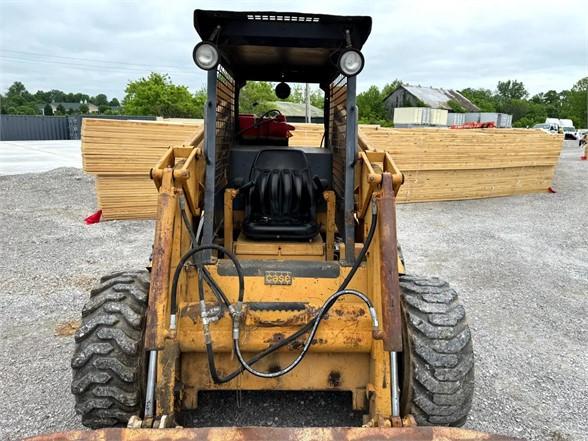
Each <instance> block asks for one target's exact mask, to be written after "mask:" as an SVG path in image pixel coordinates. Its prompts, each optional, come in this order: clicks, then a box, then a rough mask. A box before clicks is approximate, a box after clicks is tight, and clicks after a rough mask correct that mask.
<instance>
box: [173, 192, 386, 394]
mask: <svg viewBox="0 0 588 441" xmlns="http://www.w3.org/2000/svg"><path fill="white" fill-rule="evenodd" d="M180 203H181V201H180ZM181 211H182V219H183V221H184V223H185V225H186V228H187V229H188V230H189V231H190V235H191V238H192V243H193V248H192V249H191V250H190V251H188V252H187V253H186V254H185V255H184V256H183V257H182V258H181V259H180V262H179V263H178V266H177V267H176V271H175V273H174V278H173V282H172V298H171V301H172V302H171V303H172V305H171V310H172V315H173V316H174V317H175V313H176V309H177V305H176V296H177V285H178V280H179V277H180V274H181V271H182V269H183V267H184V265H185V264H186V262H187V261H188V259H190V258H191V257H193V256H195V255H196V254H197V253H199V252H201V251H204V250H207V249H214V250H217V251H220V252H222V253H224V254H225V255H227V257H228V258H229V259H230V260H231V261H232V263H233V265H234V266H235V270H236V271H237V275H238V277H239V294H238V302H237V308H233V306H232V305H231V304H230V302H229V301H228V299H227V297H226V296H225V294H224V293H223V292H222V290H221V289H220V287H219V286H218V285H217V283H216V282H215V281H214V279H213V278H212V276H211V274H210V272H209V271H208V270H207V269H206V268H205V267H204V265H197V267H198V269H199V274H200V273H202V276H200V275H199V281H200V283H199V297H200V305H201V316H202V320H203V324H204V328H205V329H204V332H205V344H206V352H207V357H208V364H209V370H210V373H211V377H212V379H213V381H214V382H215V383H217V384H220V383H225V382H228V381H231V380H232V379H234V378H235V377H237V376H238V375H239V374H241V373H242V372H243V371H245V370H247V371H248V372H250V373H251V374H253V375H256V376H259V377H263V378H274V377H278V376H281V375H284V374H286V373H288V372H290V371H291V370H292V369H294V368H295V367H296V366H297V365H298V364H299V363H300V361H302V359H303V358H304V356H305V355H306V353H307V352H308V350H309V349H310V346H311V344H312V340H313V339H314V335H315V334H316V332H317V330H318V326H319V324H320V321H321V320H322V318H323V317H324V314H326V313H327V312H328V311H329V309H330V308H331V307H332V306H333V304H334V303H335V302H336V300H337V299H338V298H339V297H341V296H342V295H345V294H350V295H355V296H357V297H359V298H360V299H362V300H363V301H364V302H365V303H366V304H367V305H368V308H370V314H371V316H372V323H373V326H374V329H376V328H377V327H378V322H377V317H376V315H375V309H374V308H373V305H372V304H371V301H370V300H369V299H368V298H367V297H366V296H365V295H364V294H362V293H360V292H359V291H355V290H348V289H347V286H348V285H349V282H350V281H351V280H352V279H353V277H354V275H355V273H356V272H357V270H358V269H359V266H360V265H361V262H362V261H363V259H364V258H365V255H366V253H367V251H368V249H369V247H370V245H371V242H372V240H373V237H374V235H375V232H376V226H377V221H378V213H377V206H376V204H375V201H373V202H372V222H371V225H370V229H369V231H368V235H367V237H366V240H365V242H364V244H363V247H362V249H361V251H360V253H359V255H358V256H357V259H356V260H355V262H354V264H353V266H352V267H351V270H350V271H349V273H348V274H347V276H346V277H345V279H344V280H343V282H342V283H341V285H340V286H339V289H338V290H337V292H335V293H334V294H332V295H331V296H330V297H329V298H328V299H327V301H326V302H325V303H324V305H323V306H322V308H321V309H320V311H319V313H318V314H317V315H316V316H315V317H314V318H313V319H312V320H311V321H309V322H308V323H307V324H306V325H304V326H303V327H302V328H300V329H299V330H298V331H296V332H295V333H293V334H291V335H290V336H288V337H286V338H284V339H282V340H280V341H279V342H277V343H275V344H273V345H271V346H269V347H268V348H267V349H265V350H263V351H261V352H259V353H257V354H256V355H254V356H253V357H252V358H251V359H249V360H247V361H246V360H245V359H244V358H243V356H242V353H241V351H240V348H239V341H238V340H239V324H240V316H241V312H242V304H243V297H244V278H243V271H242V268H241V265H240V264H239V261H238V259H237V258H236V256H234V255H233V254H232V253H231V252H229V251H227V250H226V249H225V248H224V247H222V246H220V245H215V244H211V245H204V246H198V247H195V245H196V244H197V242H196V240H197V239H196V237H195V235H194V232H193V230H192V229H191V228H190V224H189V222H188V218H187V215H186V213H185V212H184V210H183V209H182V210H181ZM202 280H204V281H205V282H206V283H207V284H208V285H209V286H210V287H211V289H212V291H213V293H214V294H215V297H216V298H217V300H218V301H219V303H223V304H225V306H226V307H227V308H228V309H229V312H230V314H231V318H232V322H233V345H234V347H235V352H236V353H237V357H238V359H239V363H240V364H241V366H239V367H238V368H237V369H236V370H234V371H233V372H231V373H230V374H228V375H226V376H224V377H220V376H219V375H218V372H217V370H216V365H215V362H214V350H213V347H212V339H211V337H210V332H209V330H208V322H209V318H208V317H207V316H206V305H205V303H204V289H203V284H202ZM309 331H310V332H311V334H310V335H309V337H308V338H307V340H306V342H305V344H304V347H303V350H302V351H301V353H300V354H299V355H298V356H297V357H296V359H295V360H294V361H293V362H292V363H291V364H290V365H288V366H287V367H286V368H284V369H282V370H280V371H278V372H272V373H267V372H260V371H257V370H255V369H253V368H252V367H251V366H252V365H253V364H254V363H256V362H258V361H259V360H261V359H262V358H265V357H266V356H268V355H269V354H272V353H273V352H275V351H277V350H278V349H280V348H282V347H284V346H286V345H288V344H290V343H292V342H294V341H295V340H297V339H298V338H299V337H301V336H302V335H304V334H306V333H308V332H309Z"/></svg>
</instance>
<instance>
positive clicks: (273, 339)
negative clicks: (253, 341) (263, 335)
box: [265, 332, 286, 345]
mask: <svg viewBox="0 0 588 441" xmlns="http://www.w3.org/2000/svg"><path fill="white" fill-rule="evenodd" d="M284 338H286V336H285V335H284V334H282V333H281V332H276V333H275V334H274V335H272V337H271V338H268V339H266V340H265V343H269V344H272V345H273V344H275V343H279V342H281V341H282V340H284Z"/></svg>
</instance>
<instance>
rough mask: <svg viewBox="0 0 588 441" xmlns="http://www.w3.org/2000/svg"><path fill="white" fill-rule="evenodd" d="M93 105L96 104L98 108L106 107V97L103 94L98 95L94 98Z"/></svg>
mask: <svg viewBox="0 0 588 441" xmlns="http://www.w3.org/2000/svg"><path fill="white" fill-rule="evenodd" d="M93 103H94V104H96V105H97V106H98V107H100V106H108V97H107V96H106V95H104V94H103V93H99V94H98V95H96V96H95V97H94V101H93Z"/></svg>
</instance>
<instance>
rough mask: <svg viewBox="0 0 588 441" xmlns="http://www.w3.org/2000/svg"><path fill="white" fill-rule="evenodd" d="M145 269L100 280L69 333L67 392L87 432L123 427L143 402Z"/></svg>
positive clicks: (146, 294)
mask: <svg viewBox="0 0 588 441" xmlns="http://www.w3.org/2000/svg"><path fill="white" fill-rule="evenodd" d="M148 293H149V273H148V272H147V271H137V272H121V273H115V274H111V275H109V276H105V277H103V278H102V279H101V280H100V285H99V286H98V287H97V288H96V289H93V290H92V291H91V292H90V299H89V300H88V301H87V302H86V304H85V305H84V308H83V310H82V323H81V326H80V329H79V330H78V331H77V332H76V334H75V342H76V346H75V352H74V354H73V357H72V360H71V367H72V371H73V380H72V383H71V391H72V393H73V394H74V396H75V400H76V405H75V409H76V413H77V414H79V415H81V416H82V424H83V425H84V426H86V427H89V428H91V429H100V428H105V427H116V426H126V424H127V422H128V420H129V418H130V417H131V416H133V415H140V413H141V412H142V410H143V403H144V401H145V398H144V397H145V392H144V384H145V351H144V349H143V340H144V334H145V315H146V311H147V296H148Z"/></svg>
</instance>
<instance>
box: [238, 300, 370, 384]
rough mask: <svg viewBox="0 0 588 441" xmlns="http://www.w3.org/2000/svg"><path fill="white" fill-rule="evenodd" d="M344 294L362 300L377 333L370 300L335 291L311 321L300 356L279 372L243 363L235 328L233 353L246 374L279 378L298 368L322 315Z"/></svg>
mask: <svg viewBox="0 0 588 441" xmlns="http://www.w3.org/2000/svg"><path fill="white" fill-rule="evenodd" d="M346 294H349V295H354V296H356V297H359V298H360V299H361V300H363V301H364V302H365V303H366V305H367V306H368V308H369V311H370V316H371V318H372V329H373V330H374V331H377V330H378V326H379V325H378V318H377V316H376V310H375V309H374V306H373V304H372V302H371V301H370V299H369V298H367V297H366V296H365V295H364V294H362V293H360V292H359V291H355V290H353V289H345V290H342V291H337V292H336V293H334V294H332V295H331V296H330V297H329V298H328V299H327V301H326V302H325V304H324V305H323V307H322V308H321V309H320V311H319V313H318V314H317V315H316V317H315V318H314V320H313V326H312V330H311V331H310V334H309V335H308V338H307V339H306V342H305V343H304V347H303V348H302V351H301V352H300V354H298V356H297V357H296V358H295V359H294V361H293V362H292V363H290V364H289V365H288V366H286V367H285V368H283V369H280V370H279V371H276V372H261V371H258V370H255V369H253V368H252V367H251V366H250V365H249V364H248V363H247V362H246V361H245V359H244V358H243V355H242V354H241V349H240V347H239V332H238V327H237V328H236V329H237V331H236V332H234V333H233V347H234V348H235V353H236V354H237V358H238V359H239V362H240V363H241V365H242V366H243V367H244V368H245V369H246V370H247V371H248V372H250V373H251V374H253V375H256V376H258V377H262V378H275V377H280V376H282V375H285V374H287V373H288V372H290V371H291V370H292V369H294V368H295V367H296V366H298V364H299V363H300V362H301V361H302V359H303V358H304V356H305V355H306V353H307V352H308V350H309V349H310V346H311V344H312V341H313V339H314V336H315V335H316V332H317V330H318V327H319V325H320V323H321V320H322V319H323V317H324V315H325V314H326V313H327V312H328V311H329V309H331V307H332V306H333V305H334V304H335V302H336V301H337V299H339V297H341V296H343V295H346Z"/></svg>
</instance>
